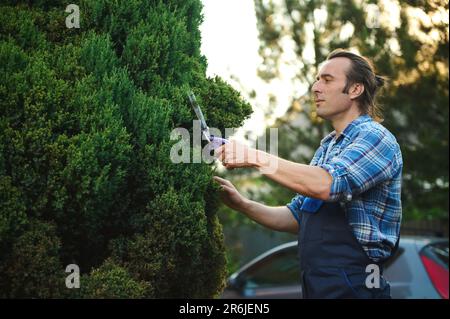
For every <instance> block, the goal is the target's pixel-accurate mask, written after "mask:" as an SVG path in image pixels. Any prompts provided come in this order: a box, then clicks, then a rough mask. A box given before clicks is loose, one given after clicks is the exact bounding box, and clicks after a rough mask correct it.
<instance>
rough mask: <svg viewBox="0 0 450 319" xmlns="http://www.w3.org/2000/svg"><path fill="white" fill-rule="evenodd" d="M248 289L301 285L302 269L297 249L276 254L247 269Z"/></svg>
mask: <svg viewBox="0 0 450 319" xmlns="http://www.w3.org/2000/svg"><path fill="white" fill-rule="evenodd" d="M244 277H245V282H246V284H245V287H246V288H258V287H272V286H289V285H298V284H300V269H299V261H298V257H297V250H296V249H285V250H283V251H281V252H277V253H274V254H273V255H270V256H268V257H266V258H264V259H262V260H261V261H259V262H258V263H257V264H255V265H254V266H253V267H251V268H249V269H247V271H246V273H245V274H244Z"/></svg>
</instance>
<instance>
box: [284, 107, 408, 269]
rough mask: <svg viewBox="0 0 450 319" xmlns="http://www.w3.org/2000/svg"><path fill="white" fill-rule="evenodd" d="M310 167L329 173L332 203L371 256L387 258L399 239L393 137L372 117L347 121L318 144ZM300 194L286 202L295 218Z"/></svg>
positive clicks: (397, 158)
mask: <svg viewBox="0 0 450 319" xmlns="http://www.w3.org/2000/svg"><path fill="white" fill-rule="evenodd" d="M310 165H313V166H319V167H322V168H323V169H325V170H326V171H327V172H328V173H329V174H330V175H331V176H332V179H333V181H332V184H331V190H330V198H329V201H330V202H340V203H341V206H342V207H343V208H344V210H345V212H346V215H347V218H348V222H349V224H350V226H351V227H352V229H353V232H354V234H355V237H356V239H357V240H358V241H359V243H360V244H361V246H362V247H363V249H364V250H365V252H366V253H367V255H368V256H369V258H371V259H372V260H373V261H375V262H377V261H380V260H382V259H384V258H387V257H389V256H390V254H391V251H392V249H393V247H394V246H395V243H396V241H397V239H398V237H399V233H400V222H401V217H402V206H401V177H402V168H403V161H402V154H401V151H400V146H399V145H398V143H397V141H396V139H395V137H394V136H393V135H392V134H391V133H390V132H389V131H388V130H387V129H386V128H385V127H383V126H382V125H381V124H379V123H377V122H375V121H374V120H373V119H372V118H371V117H370V116H368V115H362V116H360V117H358V118H357V119H355V120H354V121H353V122H351V123H350V124H349V125H348V126H347V127H346V128H345V130H344V131H343V132H342V133H341V134H340V135H339V137H338V138H337V139H336V132H334V131H333V132H332V133H330V134H329V135H327V136H326V137H325V138H324V139H323V140H322V141H321V143H320V147H319V149H318V150H317V151H316V153H315V155H314V157H313V159H312V161H311V163H310ZM304 198H305V197H304V196H303V195H300V194H297V195H296V196H295V197H294V198H293V199H292V201H291V202H290V203H289V204H287V207H288V208H289V209H290V210H291V212H292V213H293V215H294V217H295V218H296V219H297V221H299V214H301V213H302V212H301V210H300V207H301V204H302V202H303V200H304Z"/></svg>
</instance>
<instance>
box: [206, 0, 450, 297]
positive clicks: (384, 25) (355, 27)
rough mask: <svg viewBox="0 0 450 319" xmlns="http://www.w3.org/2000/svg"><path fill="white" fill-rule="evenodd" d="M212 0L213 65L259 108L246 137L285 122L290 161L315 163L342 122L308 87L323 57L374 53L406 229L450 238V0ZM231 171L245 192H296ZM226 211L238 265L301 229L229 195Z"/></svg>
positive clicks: (278, 201) (283, 150) (275, 195)
mask: <svg viewBox="0 0 450 319" xmlns="http://www.w3.org/2000/svg"><path fill="white" fill-rule="evenodd" d="M202 2H203V5H204V8H203V16H204V21H203V24H202V26H201V32H202V48H201V49H202V54H204V55H205V56H206V58H207V60H208V75H209V76H215V75H218V76H220V77H222V78H223V79H224V80H226V81H227V82H228V83H229V84H231V85H232V86H233V87H234V88H235V89H237V90H238V91H240V92H241V94H242V95H243V96H244V97H245V98H246V99H247V100H248V101H249V102H250V103H251V105H252V107H253V115H252V116H251V118H249V119H248V120H247V121H246V122H245V125H244V126H243V127H242V128H241V129H240V130H239V132H238V133H237V134H236V138H238V139H245V138H255V137H257V136H260V135H262V134H264V132H265V131H266V130H267V129H268V128H270V127H276V128H278V129H279V132H278V136H279V141H278V142H279V144H278V145H279V149H278V154H279V156H280V157H282V158H285V159H288V160H291V161H295V162H299V163H309V161H310V159H311V158H312V155H313V152H314V151H315V149H316V148H317V146H318V145H319V141H320V139H321V138H323V137H324V136H325V135H326V134H327V133H328V132H330V131H331V130H332V128H331V127H330V126H329V125H328V124H327V123H324V122H323V121H322V120H321V119H320V118H318V117H317V116H316V113H315V106H314V104H313V103H311V102H312V100H311V95H310V94H309V91H310V88H311V85H312V83H313V81H314V77H315V75H316V74H317V71H318V68H319V66H320V64H321V62H322V61H324V60H325V59H326V56H327V55H328V53H329V52H331V51H332V50H334V49H336V48H346V49H350V50H352V51H355V52H358V53H360V54H362V55H364V56H367V57H369V58H370V59H371V60H372V61H373V63H374V65H375V68H376V71H377V73H378V74H380V75H384V76H387V77H388V78H389V85H388V86H387V88H385V89H384V91H383V92H382V93H381V94H382V96H381V97H380V99H379V102H380V103H381V104H382V106H383V108H384V122H383V125H384V126H386V127H387V128H388V129H389V130H390V131H391V132H393V133H394V135H395V136H396V137H397V140H398V142H399V144H400V146H401V148H402V152H403V157H404V173H403V177H404V181H403V194H402V200H403V222H402V230H401V231H402V235H405V236H408V235H416V236H423V237H427V236H429V237H443V238H448V226H449V223H448V216H449V195H448V191H449V189H448V188H449V180H448V164H449V161H448V154H449V150H448V137H449V129H448V128H449V126H448V119H449V115H448V111H449V101H448V100H449V95H448V79H449V69H448V68H449V66H448V55H449V29H448V27H449V7H448V1H393V0H380V1H365V0H334V1H313V0H311V1H307V0H304V1H298V0H297V1H294V0H227V1H216V0H202ZM220 169H221V168H220V167H219V170H220ZM221 171H222V172H223V175H224V176H225V177H226V178H228V179H230V180H231V181H232V182H233V183H234V184H235V185H236V186H237V188H238V189H239V190H240V191H241V192H243V194H244V195H246V196H248V197H249V198H251V199H253V200H257V201H260V202H263V203H265V204H267V205H274V206H279V205H284V204H286V203H288V202H290V200H291V198H292V197H293V196H294V195H295V194H294V193H292V192H290V191H289V190H287V189H284V188H281V187H279V186H278V185H276V184H275V183H272V182H271V181H270V180H269V179H267V178H265V177H263V176H261V175H260V174H258V173H256V172H255V171H252V170H234V171H224V170H221ZM219 216H220V218H221V220H222V223H223V225H224V233H225V241H226V245H227V256H228V272H229V274H231V273H233V272H234V271H236V270H237V269H238V268H239V267H240V266H242V265H244V264H245V263H246V262H248V261H249V260H251V259H252V258H254V257H256V256H258V255H260V254H261V253H263V252H264V251H266V250H268V249H269V248H272V247H274V246H276V245H277V244H281V243H285V242H288V241H291V240H295V239H296V237H295V236H293V235H288V234H281V233H276V232H272V231H269V230H265V229H264V228H262V227H261V226H259V225H257V224H255V223H253V222H251V221H249V220H248V219H246V218H245V217H243V216H242V215H240V214H238V213H236V212H234V211H232V210H230V209H228V208H226V207H224V206H223V207H222V208H221V211H220V213H219ZM447 263H448V244H447ZM447 267H448V264H447ZM447 281H448V268H447ZM447 287H448V282H447ZM447 289H448V288H447Z"/></svg>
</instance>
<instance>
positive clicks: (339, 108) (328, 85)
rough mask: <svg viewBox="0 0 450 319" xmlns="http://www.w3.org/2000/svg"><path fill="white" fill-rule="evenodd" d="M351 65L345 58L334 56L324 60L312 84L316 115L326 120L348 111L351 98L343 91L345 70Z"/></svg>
mask: <svg viewBox="0 0 450 319" xmlns="http://www.w3.org/2000/svg"><path fill="white" fill-rule="evenodd" d="M350 66H351V61H350V60H349V59H347V58H342V57H339V58H334V59H331V60H328V61H326V62H325V64H324V65H323V66H322V67H321V69H320V71H319V74H318V75H317V78H316V82H315V83H314V85H313V86H312V92H313V94H314V100H315V103H316V107H317V115H318V116H320V117H321V118H324V119H327V120H333V119H336V118H337V117H338V116H339V115H342V114H344V113H346V112H347V111H349V109H350V108H351V106H352V99H351V98H350V96H349V94H346V93H343V91H344V87H345V85H346V82H347V81H346V77H345V75H346V72H347V70H348V69H349V68H350Z"/></svg>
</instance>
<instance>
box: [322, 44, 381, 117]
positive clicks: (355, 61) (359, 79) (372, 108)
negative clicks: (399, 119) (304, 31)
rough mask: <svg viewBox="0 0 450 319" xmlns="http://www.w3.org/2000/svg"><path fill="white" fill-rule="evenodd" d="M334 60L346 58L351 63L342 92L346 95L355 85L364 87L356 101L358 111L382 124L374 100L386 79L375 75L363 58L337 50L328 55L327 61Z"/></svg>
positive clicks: (377, 106) (378, 109) (368, 62)
mask: <svg viewBox="0 0 450 319" xmlns="http://www.w3.org/2000/svg"><path fill="white" fill-rule="evenodd" d="M334 58H347V59H349V60H350V61H351V67H350V69H349V70H348V71H347V74H346V78H347V83H346V84H345V87H344V91H343V92H344V93H348V91H349V89H350V87H351V86H352V85H353V84H355V83H361V84H362V85H364V92H363V93H362V94H361V95H360V96H358V98H357V99H356V101H357V102H358V106H359V109H360V111H361V113H362V114H369V115H370V116H371V117H372V118H373V119H374V120H376V121H378V122H382V121H383V114H382V112H381V107H380V106H379V105H377V104H376V99H375V98H376V95H377V93H378V90H379V89H380V88H381V87H382V86H383V85H384V83H385V82H386V79H385V78H384V77H381V76H379V75H376V74H375V70H374V67H373V66H372V64H371V63H370V61H369V60H368V59H367V58H365V57H362V56H359V55H357V54H355V53H352V52H349V51H346V50H343V49H337V50H334V51H333V52H331V53H330V54H329V55H328V57H327V60H331V59H334Z"/></svg>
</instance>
